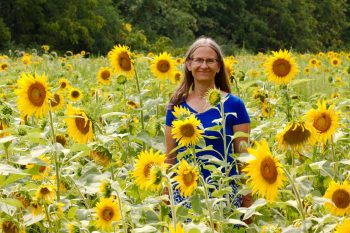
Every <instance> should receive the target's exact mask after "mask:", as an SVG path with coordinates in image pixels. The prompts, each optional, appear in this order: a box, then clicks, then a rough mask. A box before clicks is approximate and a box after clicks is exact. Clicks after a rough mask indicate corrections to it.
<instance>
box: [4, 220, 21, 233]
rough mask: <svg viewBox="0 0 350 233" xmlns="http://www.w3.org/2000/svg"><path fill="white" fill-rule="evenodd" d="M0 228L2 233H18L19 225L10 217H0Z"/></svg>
mask: <svg viewBox="0 0 350 233" xmlns="http://www.w3.org/2000/svg"><path fill="white" fill-rule="evenodd" d="M0 229H1V230H2V231H1V232H4V233H8V232H9V233H20V232H21V231H20V227H19V224H18V222H15V221H13V220H10V219H6V218H5V219H2V220H1V222H0Z"/></svg>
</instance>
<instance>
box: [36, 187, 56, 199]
mask: <svg viewBox="0 0 350 233" xmlns="http://www.w3.org/2000/svg"><path fill="white" fill-rule="evenodd" d="M55 191H56V187H55V186H54V185H46V184H42V185H41V186H40V187H39V188H38V190H37V191H36V198H37V199H38V200H44V201H52V200H54V199H55V194H56V192H55Z"/></svg>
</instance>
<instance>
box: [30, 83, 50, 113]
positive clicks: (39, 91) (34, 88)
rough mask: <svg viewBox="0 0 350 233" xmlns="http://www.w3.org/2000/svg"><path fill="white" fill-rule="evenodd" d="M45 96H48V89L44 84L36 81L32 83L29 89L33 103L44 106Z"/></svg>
mask: <svg viewBox="0 0 350 233" xmlns="http://www.w3.org/2000/svg"><path fill="white" fill-rule="evenodd" d="M45 97H46V89H45V87H44V85H43V84H41V83H39V82H36V83H34V84H32V85H30V87H29V90H28V99H29V101H30V102H31V103H32V104H33V105H35V106H37V107H40V106H42V105H43V103H44V100H45Z"/></svg>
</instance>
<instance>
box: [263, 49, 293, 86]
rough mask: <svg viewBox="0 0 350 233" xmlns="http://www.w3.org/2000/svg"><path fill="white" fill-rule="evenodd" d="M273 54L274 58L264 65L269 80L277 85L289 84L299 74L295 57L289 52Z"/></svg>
mask: <svg viewBox="0 0 350 233" xmlns="http://www.w3.org/2000/svg"><path fill="white" fill-rule="evenodd" d="M272 53H273V56H272V57H270V58H269V59H268V60H267V62H266V63H265V64H264V66H265V71H266V73H267V74H268V79H269V80H270V81H271V82H275V83H277V84H287V83H289V82H290V81H291V80H292V79H293V78H294V77H295V76H296V74H297V73H298V72H299V69H298V65H297V63H296V61H295V59H294V57H292V55H291V53H290V52H289V51H287V50H284V51H282V50H280V51H279V52H272Z"/></svg>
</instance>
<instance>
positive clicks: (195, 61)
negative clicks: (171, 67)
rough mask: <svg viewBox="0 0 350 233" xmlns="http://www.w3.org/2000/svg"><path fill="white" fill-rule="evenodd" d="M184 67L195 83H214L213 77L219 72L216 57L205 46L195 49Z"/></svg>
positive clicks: (213, 52)
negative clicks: (190, 73)
mask: <svg viewBox="0 0 350 233" xmlns="http://www.w3.org/2000/svg"><path fill="white" fill-rule="evenodd" d="M186 67H187V69H188V70H189V71H190V72H192V75H193V78H194V79H195V81H215V76H216V74H217V73H219V71H220V63H219V61H218V55H217V54H216V52H215V50H213V49H212V48H210V47H207V46H203V47H199V48H197V49H196V50H195V51H194V52H193V54H192V56H191V59H190V60H189V61H188V62H187V63H186Z"/></svg>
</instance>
